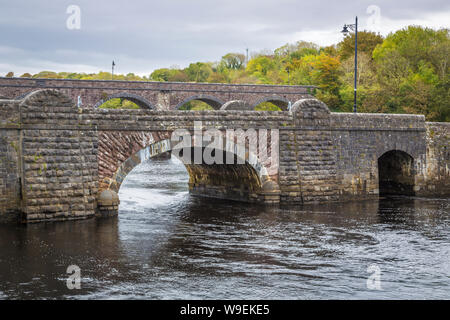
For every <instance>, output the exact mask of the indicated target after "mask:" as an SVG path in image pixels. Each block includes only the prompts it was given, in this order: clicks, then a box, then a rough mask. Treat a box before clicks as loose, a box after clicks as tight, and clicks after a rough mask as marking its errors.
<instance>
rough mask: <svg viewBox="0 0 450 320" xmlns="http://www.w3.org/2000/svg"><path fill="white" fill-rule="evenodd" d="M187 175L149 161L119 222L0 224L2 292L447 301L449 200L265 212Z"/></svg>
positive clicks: (170, 164) (128, 185)
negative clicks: (209, 195) (201, 194)
mask: <svg viewBox="0 0 450 320" xmlns="http://www.w3.org/2000/svg"><path fill="white" fill-rule="evenodd" d="M187 179H188V177H187V174H186V172H185V169H184V167H183V166H182V165H181V164H177V163H175V162H174V160H168V161H153V162H148V163H145V164H142V165H141V166H139V167H137V168H136V169H135V170H134V171H133V172H132V173H131V174H130V175H129V176H128V177H127V180H126V182H125V183H124V185H123V186H122V188H121V191H120V198H121V206H120V213H119V217H118V218H112V219H106V220H95V219H92V220H86V221H77V222H61V223H47V224H35V225H28V226H11V225H10V226H0V299H23V298H26V299H44V298H76V299H131V298H137V299H213V298H214V299H312V298H319V299H329V298H332V299H354V298H359V299H375V298H388V299H391V298H395V299H438V298H443V299H450V200H449V199H419V198H396V199H386V200H382V201H379V202H378V201H371V202H361V203H350V204H334V205H321V206H311V207H303V208H299V207H297V208H284V209H279V208H264V207H260V206H255V205H248V204H242V203H235V202H226V201H219V200H214V199H201V198H196V197H192V196H190V195H189V194H188V192H187V186H186V182H187ZM69 265H77V266H79V267H80V269H81V278H82V279H81V289H79V290H77V289H74V290H69V289H68V288H67V286H66V279H67V277H68V276H69V275H68V274H67V273H66V269H67V267H68V266H69ZM371 265H376V267H378V268H379V270H380V271H381V273H380V278H379V279H380V285H381V290H373V289H369V288H368V287H367V284H366V283H367V279H368V277H369V276H370V275H371V274H372V273H373V271H372V272H368V267H369V266H371Z"/></svg>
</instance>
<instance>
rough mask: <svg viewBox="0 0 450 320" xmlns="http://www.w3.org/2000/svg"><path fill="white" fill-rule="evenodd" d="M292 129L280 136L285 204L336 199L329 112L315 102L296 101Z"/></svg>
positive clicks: (293, 108) (281, 187)
mask: <svg viewBox="0 0 450 320" xmlns="http://www.w3.org/2000/svg"><path fill="white" fill-rule="evenodd" d="M292 112H293V117H294V121H293V126H292V128H285V130H282V132H281V134H280V136H281V137H280V173H279V176H280V178H279V180H280V189H281V200H282V202H291V203H304V202H318V201H333V200H337V193H338V190H337V189H338V185H337V181H336V162H335V158H334V154H333V145H332V136H331V134H330V130H329V126H330V111H329V110H328V108H327V107H326V105H325V104H324V103H322V102H320V101H318V100H315V99H306V100H300V101H298V102H296V103H295V104H294V105H293V107H292Z"/></svg>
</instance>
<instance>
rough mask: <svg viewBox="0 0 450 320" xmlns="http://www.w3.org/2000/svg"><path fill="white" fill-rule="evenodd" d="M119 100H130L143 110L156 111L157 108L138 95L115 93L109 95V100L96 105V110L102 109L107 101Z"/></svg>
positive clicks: (106, 99)
mask: <svg viewBox="0 0 450 320" xmlns="http://www.w3.org/2000/svg"><path fill="white" fill-rule="evenodd" d="M117 98H119V99H126V100H130V101H131V102H134V103H136V104H137V105H138V106H139V107H140V108H142V109H152V110H155V109H156V108H155V106H154V105H153V104H152V103H151V102H150V101H148V100H147V99H145V98H144V97H141V96H138V95H135V94H132V93H128V92H120V93H115V94H112V95H109V96H108V97H107V98H105V99H102V100H100V101H98V102H97V103H96V104H95V105H94V108H98V107H100V106H101V105H102V104H104V103H105V102H106V101H109V100H111V99H117Z"/></svg>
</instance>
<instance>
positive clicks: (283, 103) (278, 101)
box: [252, 95, 290, 111]
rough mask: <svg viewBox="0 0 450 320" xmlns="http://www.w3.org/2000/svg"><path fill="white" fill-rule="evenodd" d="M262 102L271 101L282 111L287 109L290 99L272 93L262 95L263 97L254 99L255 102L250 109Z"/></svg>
mask: <svg viewBox="0 0 450 320" xmlns="http://www.w3.org/2000/svg"><path fill="white" fill-rule="evenodd" d="M263 102H271V103H273V104H274V105H276V106H277V107H278V108H280V109H281V110H283V111H287V110H288V106H289V103H290V101H289V100H288V99H286V98H285V97H282V96H278V95H272V96H267V97H264V98H262V99H259V100H258V101H256V103H255V104H254V105H253V108H252V109H255V108H256V106H257V105H259V104H261V103H263Z"/></svg>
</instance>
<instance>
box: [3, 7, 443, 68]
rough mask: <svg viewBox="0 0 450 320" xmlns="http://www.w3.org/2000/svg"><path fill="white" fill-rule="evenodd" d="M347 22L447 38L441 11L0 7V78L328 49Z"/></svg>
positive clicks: (303, 8)
mask: <svg viewBox="0 0 450 320" xmlns="http://www.w3.org/2000/svg"><path fill="white" fill-rule="evenodd" d="M70 5H77V6H78V7H79V8H80V11H81V15H80V29H69V28H68V27H67V20H68V19H69V22H71V24H69V25H70V26H76V23H75V22H76V19H72V18H73V16H72V14H69V13H67V8H68V7H69V6H70ZM374 6H375V7H374ZM377 8H379V11H378V9H377ZM378 12H379V17H380V19H377V17H378V15H377V13H378ZM356 15H358V17H359V27H360V30H363V29H366V30H372V31H378V32H380V33H381V34H383V35H386V34H388V33H389V32H391V31H395V30H398V29H400V28H402V27H405V26H408V25H411V24H420V25H423V26H428V27H433V28H442V27H445V28H449V27H450V1H448V0H427V1H423V0H397V1H394V0H381V1H374V0H372V1H365V0H363V1H357V2H356V1H346V0H339V1H331V0H308V1H300V0H270V1H269V0H222V1H217V0H127V1H122V0H121V1H115V0H108V1H107V0H95V1H93V0H71V1H66V0H33V1H30V0H26V1H25V0H0V30H1V33H0V34H1V37H0V75H1V76H4V75H5V74H6V73H7V72H8V71H14V72H15V74H16V76H19V75H21V74H22V73H24V72H30V73H37V72H39V71H42V70H51V71H56V72H60V71H74V72H98V71H100V70H103V71H110V69H111V61H112V60H115V62H116V69H115V71H116V72H117V73H125V74H126V73H128V72H134V73H136V74H139V75H148V74H150V73H151V72H152V70H154V69H157V68H162V67H170V66H175V65H176V66H180V67H185V66H187V65H188V64H189V63H190V62H196V61H218V60H220V58H221V56H223V55H224V54H226V53H228V52H242V53H245V49H246V48H247V47H248V48H249V51H250V52H256V51H260V50H263V49H270V50H273V49H275V48H278V47H280V46H282V45H283V44H285V43H287V42H291V43H294V42H296V41H298V40H306V41H313V42H316V43H318V44H320V45H329V44H333V43H337V42H339V41H340V40H341V39H342V34H341V33H340V31H341V30H342V26H343V24H344V23H352V22H353V21H354V17H355V16H356ZM74 23H75V24H74Z"/></svg>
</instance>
